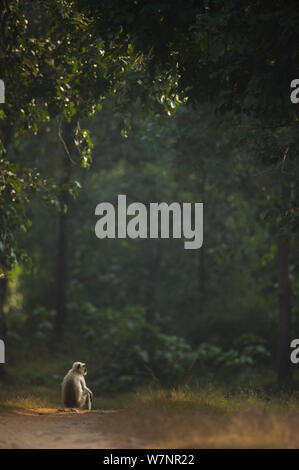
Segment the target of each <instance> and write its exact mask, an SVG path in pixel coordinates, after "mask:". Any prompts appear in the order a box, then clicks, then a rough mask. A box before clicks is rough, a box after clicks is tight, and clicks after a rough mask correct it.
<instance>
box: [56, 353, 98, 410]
mask: <svg viewBox="0 0 299 470" xmlns="http://www.w3.org/2000/svg"><path fill="white" fill-rule="evenodd" d="M85 375H87V369H86V365H85V364H84V363H83V362H79V361H76V362H74V364H73V367H72V368H71V369H70V370H69V371H68V373H67V374H66V376H65V377H64V379H63V381H62V402H63V405H64V406H65V407H66V408H83V407H84V405H86V406H87V409H88V410H91V401H92V398H93V393H92V391H91V390H90V389H89V388H88V387H86V382H85V379H84V376H85Z"/></svg>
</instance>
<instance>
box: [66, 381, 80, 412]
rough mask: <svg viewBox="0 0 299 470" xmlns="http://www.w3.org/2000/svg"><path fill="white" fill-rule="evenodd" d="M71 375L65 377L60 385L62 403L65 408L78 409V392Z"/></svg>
mask: <svg viewBox="0 0 299 470" xmlns="http://www.w3.org/2000/svg"><path fill="white" fill-rule="evenodd" d="M76 385H77V384H76V381H75V379H74V377H72V375H69V376H68V375H67V376H66V377H65V378H64V380H63V383H62V401H63V403H64V405H65V407H66V408H79V406H80V396H79V395H80V392H79V390H80V389H78V387H77V386H76Z"/></svg>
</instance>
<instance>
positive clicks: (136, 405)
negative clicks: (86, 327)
mask: <svg viewBox="0 0 299 470" xmlns="http://www.w3.org/2000/svg"><path fill="white" fill-rule="evenodd" d="M298 420H299V397H298V396H292V397H288V396H280V397H276V398H273V399H270V400H269V398H267V399H266V398H263V397H260V396H257V395H256V394H255V392H250V391H246V392H243V393H242V392H239V393H237V394H234V395H228V394H227V393H226V392H225V391H224V390H221V389H218V388H217V389H215V388H213V387H207V388H205V389H201V390H191V389H190V388H188V387H182V388H180V389H174V390H172V391H165V390H157V391H148V392H142V393H138V394H137V395H136V397H135V399H134V400H133V401H132V402H131V403H130V404H129V406H127V407H126V408H125V409H124V410H123V411H122V412H120V413H115V414H113V415H112V416H103V418H102V419H101V422H99V432H103V431H104V430H105V432H106V433H107V432H109V433H111V434H113V435H115V434H117V435H118V438H119V442H120V443H122V444H121V446H122V447H134V446H136V445H138V446H141V447H146V448H298V447H299V436H298V433H297V426H298ZM137 443H138V444H137Z"/></svg>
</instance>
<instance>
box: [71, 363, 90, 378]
mask: <svg viewBox="0 0 299 470" xmlns="http://www.w3.org/2000/svg"><path fill="white" fill-rule="evenodd" d="M73 369H74V370H75V371H76V372H77V373H78V374H81V375H87V368H86V364H84V362H74V364H73Z"/></svg>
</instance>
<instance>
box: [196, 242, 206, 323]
mask: <svg viewBox="0 0 299 470" xmlns="http://www.w3.org/2000/svg"><path fill="white" fill-rule="evenodd" d="M198 289H199V313H200V314H201V315H202V314H203V313H204V310H205V303H206V266H205V248H204V246H202V247H201V248H200V250H199V253H198Z"/></svg>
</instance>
